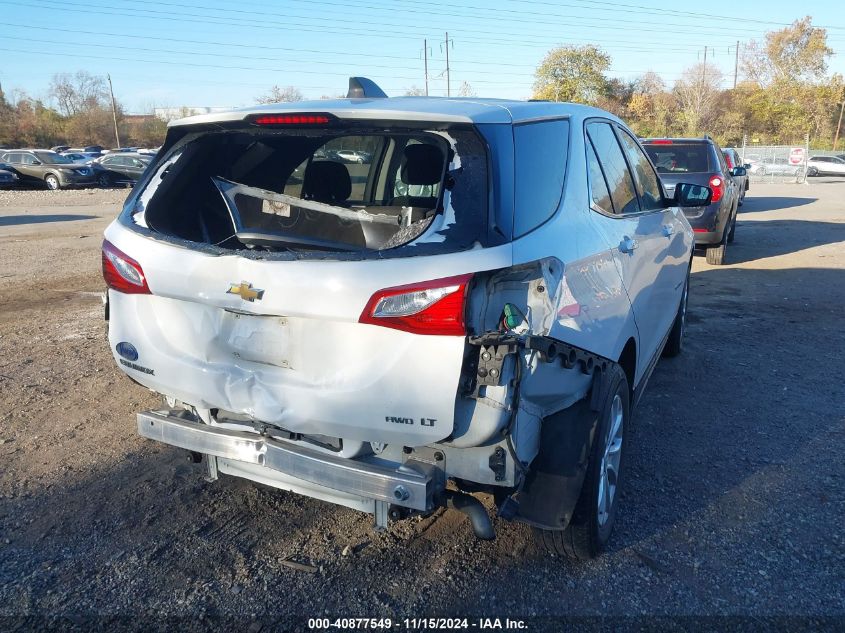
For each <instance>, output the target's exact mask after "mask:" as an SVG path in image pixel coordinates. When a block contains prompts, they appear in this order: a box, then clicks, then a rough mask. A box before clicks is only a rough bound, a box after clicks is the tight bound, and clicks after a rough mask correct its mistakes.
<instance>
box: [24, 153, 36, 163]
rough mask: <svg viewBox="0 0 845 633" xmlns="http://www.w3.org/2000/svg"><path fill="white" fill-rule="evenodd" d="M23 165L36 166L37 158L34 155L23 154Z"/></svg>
mask: <svg viewBox="0 0 845 633" xmlns="http://www.w3.org/2000/svg"><path fill="white" fill-rule="evenodd" d="M20 162H21V164H23V165H34V164H35V156H33V155H32V154H21V161H20Z"/></svg>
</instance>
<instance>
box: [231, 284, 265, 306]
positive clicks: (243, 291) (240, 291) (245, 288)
mask: <svg viewBox="0 0 845 633" xmlns="http://www.w3.org/2000/svg"><path fill="white" fill-rule="evenodd" d="M226 294H231V295H240V296H241V299H243V300H244V301H255V300H256V299H259V300H260V299H261V297H263V296H264V291H263V290H259V289H258V288H253V287H252V284H251V283H249V282H246V281H242V282H241V283H239V284H229V289H228V290H227V291H226Z"/></svg>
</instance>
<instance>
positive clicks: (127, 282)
mask: <svg viewBox="0 0 845 633" xmlns="http://www.w3.org/2000/svg"><path fill="white" fill-rule="evenodd" d="M103 279H105V280H106V285H108V287H109V288H111V289H112V290H117V291H118V292H123V293H125V294H129V295H149V294H152V293H151V292H150V287H149V286H148V285H147V278H146V276H145V275H144V271H143V269H142V268H141V264H139V263H138V262H136V261H135V260H134V259H132V258H131V257H129V255H127V254H126V253H124V252H123V251H121V250H120V249H118V248H117V247H116V246H115V245H114V244H112V243H111V242H109V241H107V240H103Z"/></svg>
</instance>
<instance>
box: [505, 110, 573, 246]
mask: <svg viewBox="0 0 845 633" xmlns="http://www.w3.org/2000/svg"><path fill="white" fill-rule="evenodd" d="M513 140H514V161H515V168H514V178H515V192H514V193H515V199H516V211H515V217H514V237H520V236H522V235H525V234H526V233H528V232H529V231H531V230H533V229H535V228H537V227H538V226H540V225H541V224H542V223H543V222H545V221H546V220H548V219H549V218H550V217H552V215H553V214H554V212H555V211H556V210H557V208H558V205H559V204H560V199H561V197H562V196H563V180H564V176H565V175H566V159H567V154H568V151H569V121H567V120H565V119H561V120H556V121H542V122H539V123H524V124H522V125H515V126H514V128H513Z"/></svg>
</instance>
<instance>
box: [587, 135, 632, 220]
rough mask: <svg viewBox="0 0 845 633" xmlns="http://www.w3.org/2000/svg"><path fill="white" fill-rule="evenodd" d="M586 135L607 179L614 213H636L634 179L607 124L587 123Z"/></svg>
mask: <svg viewBox="0 0 845 633" xmlns="http://www.w3.org/2000/svg"><path fill="white" fill-rule="evenodd" d="M587 134H588V135H589V137H590V140H591V141H592V142H593V147H595V149H596V156H598V159H599V162H600V163H601V166H602V168H603V170H604V175H605V177H606V178H607V186H608V188H609V189H610V198H611V200H613V207H614V209H615V210H616V213H622V214H625V213H636V212H638V211H639V210H640V205H639V203H638V202H637V192H636V189H634V179H633V177H632V176H631V172H630V171H629V170H628V164H627V163H626V162H625V156H624V155H623V154H622V148H621V147H619V142H618V141H617V140H616V135H615V134H614V133H613V130H612V129H611V127H610V124H609V123H598V122H595V123H588V124H587Z"/></svg>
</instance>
